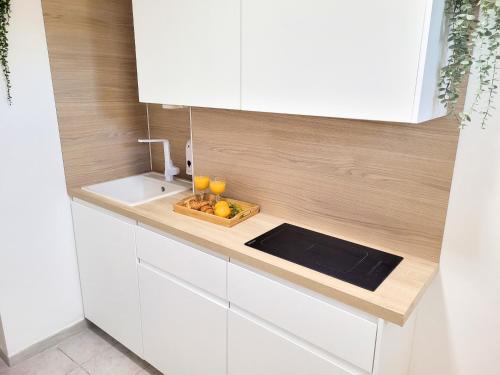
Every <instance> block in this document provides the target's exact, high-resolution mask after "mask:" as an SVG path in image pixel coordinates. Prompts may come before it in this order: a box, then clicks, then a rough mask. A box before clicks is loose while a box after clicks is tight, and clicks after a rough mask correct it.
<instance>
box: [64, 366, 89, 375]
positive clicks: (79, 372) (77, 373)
mask: <svg viewBox="0 0 500 375" xmlns="http://www.w3.org/2000/svg"><path fill="white" fill-rule="evenodd" d="M66 375H89V373H88V372H87V371H85V370H84V369H82V368H81V367H78V368H75V369H74V370H73V371H70V372H68V373H67V374H66Z"/></svg>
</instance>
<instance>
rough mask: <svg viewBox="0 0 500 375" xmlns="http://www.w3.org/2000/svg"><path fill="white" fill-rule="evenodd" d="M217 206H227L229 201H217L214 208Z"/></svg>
mask: <svg viewBox="0 0 500 375" xmlns="http://www.w3.org/2000/svg"><path fill="white" fill-rule="evenodd" d="M217 207H229V203H227V201H219V202H217V203H216V204H215V209H217Z"/></svg>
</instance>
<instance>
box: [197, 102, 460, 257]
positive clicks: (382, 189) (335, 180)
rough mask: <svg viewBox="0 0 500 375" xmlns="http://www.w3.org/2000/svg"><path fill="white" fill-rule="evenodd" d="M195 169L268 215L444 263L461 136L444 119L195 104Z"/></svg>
mask: <svg viewBox="0 0 500 375" xmlns="http://www.w3.org/2000/svg"><path fill="white" fill-rule="evenodd" d="M192 117H193V118H192V121H193V122H192V127H193V129H192V132H193V147H194V150H195V155H194V157H195V158H194V163H195V168H196V172H197V173H200V174H211V175H221V176H225V177H226V178H227V181H228V191H227V195H228V196H231V197H234V198H237V199H241V200H245V201H249V202H255V203H257V204H260V205H261V207H262V211H263V212H265V213H269V214H271V215H276V216H280V217H284V218H287V219H289V220H297V221H300V222H302V223H304V224H306V225H310V226H312V227H315V228H318V229H320V230H321V229H322V230H327V231H333V232H335V233H339V234H340V235H341V236H342V237H344V238H348V239H351V240H354V241H358V242H369V243H371V244H373V245H374V246H376V247H379V248H385V249H392V250H394V251H400V252H405V253H409V254H412V255H416V256H421V257H423V258H426V259H428V260H431V261H438V260H439V255H440V248H441V242H442V235H443V230H444V222H445V217H446V210H447V205H448V197H449V190H450V185H451V178H452V173H453V166H454V160H455V152H456V147H457V141H458V133H459V132H458V129H457V125H456V123H455V121H454V119H452V118H442V119H437V120H433V121H430V122H428V123H425V124H421V125H409V124H391V123H382V122H367V121H353V120H343V119H330V118H318V117H306V116H290V115H279V114H265V113H255V112H238V111H229V110H208V109H200V108H196V109H193V112H192Z"/></svg>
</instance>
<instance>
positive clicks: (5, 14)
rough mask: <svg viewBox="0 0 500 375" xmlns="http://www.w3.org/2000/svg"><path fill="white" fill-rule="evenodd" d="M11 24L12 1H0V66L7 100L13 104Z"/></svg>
mask: <svg viewBox="0 0 500 375" xmlns="http://www.w3.org/2000/svg"><path fill="white" fill-rule="evenodd" d="M9 22H10V0H0V66H1V68H2V72H3V75H4V77H5V84H6V87H7V100H8V101H9V104H12V96H11V92H10V90H11V88H12V85H11V83H10V70H9V62H8V60H7V57H8V52H9V41H8V39H7V33H8V30H7V27H8V26H9Z"/></svg>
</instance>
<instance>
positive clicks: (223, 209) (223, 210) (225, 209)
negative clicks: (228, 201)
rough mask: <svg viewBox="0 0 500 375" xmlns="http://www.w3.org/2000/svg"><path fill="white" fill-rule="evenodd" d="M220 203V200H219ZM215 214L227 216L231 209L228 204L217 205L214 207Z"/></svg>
mask: <svg viewBox="0 0 500 375" xmlns="http://www.w3.org/2000/svg"><path fill="white" fill-rule="evenodd" d="M219 203H221V202H219ZM214 213H215V215H217V216H220V217H228V216H229V215H230V214H231V209H230V208H229V205H227V206H226V205H225V204H223V205H219V207H215V212H214Z"/></svg>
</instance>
